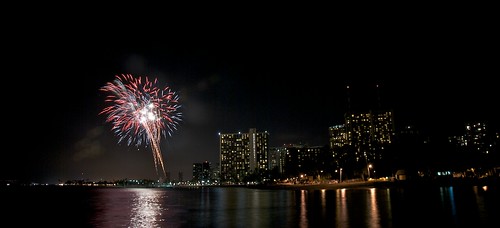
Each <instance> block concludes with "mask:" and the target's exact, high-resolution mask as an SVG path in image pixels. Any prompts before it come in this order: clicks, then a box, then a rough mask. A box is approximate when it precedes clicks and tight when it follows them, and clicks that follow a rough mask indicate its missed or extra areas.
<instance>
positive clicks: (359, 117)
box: [329, 85, 395, 169]
mask: <svg viewBox="0 0 500 228" xmlns="http://www.w3.org/2000/svg"><path fill="white" fill-rule="evenodd" d="M347 89H348V90H347V92H348V100H347V101H348V108H347V112H346V114H345V115H344V123H343V124H340V125H335V126H332V127H329V146H330V150H331V151H332V156H333V158H334V160H335V161H336V163H337V165H338V166H344V165H348V164H349V165H350V166H358V167H363V166H365V167H367V165H368V164H370V163H372V162H376V161H380V160H381V159H383V155H384V153H383V152H384V150H386V149H387V147H388V146H389V145H391V144H392V143H393V141H394V137H395V126H394V113H393V111H392V110H388V109H383V108H382V104H381V102H380V96H379V86H378V85H377V86H376V89H377V105H376V106H375V105H368V106H367V107H368V108H367V109H365V110H367V111H359V110H357V111H353V110H352V105H351V97H350V87H347ZM368 100H369V99H368ZM361 109H363V108H361ZM365 169H366V168H365Z"/></svg>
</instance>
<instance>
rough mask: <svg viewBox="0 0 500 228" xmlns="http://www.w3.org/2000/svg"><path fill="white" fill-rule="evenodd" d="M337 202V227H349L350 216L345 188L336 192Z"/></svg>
mask: <svg viewBox="0 0 500 228" xmlns="http://www.w3.org/2000/svg"><path fill="white" fill-rule="evenodd" d="M336 196H337V197H336V199H337V200H336V201H337V202H336V203H337V210H336V215H337V217H336V223H337V227H346V228H347V227H349V217H348V216H347V202H346V201H347V200H346V195H345V188H343V189H337V192H336Z"/></svg>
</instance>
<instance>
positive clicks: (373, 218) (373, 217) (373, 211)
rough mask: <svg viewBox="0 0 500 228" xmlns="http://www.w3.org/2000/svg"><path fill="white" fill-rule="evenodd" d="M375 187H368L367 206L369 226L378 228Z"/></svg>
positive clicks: (378, 217) (378, 216)
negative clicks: (368, 201) (368, 203)
mask: <svg viewBox="0 0 500 228" xmlns="http://www.w3.org/2000/svg"><path fill="white" fill-rule="evenodd" d="M375 190H376V189H375V188H370V207H369V211H368V214H369V217H370V218H369V219H370V220H369V227H374V228H379V227H380V215H379V212H378V207H377V195H376V194H375Z"/></svg>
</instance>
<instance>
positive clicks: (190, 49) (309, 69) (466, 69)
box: [0, 27, 500, 182]
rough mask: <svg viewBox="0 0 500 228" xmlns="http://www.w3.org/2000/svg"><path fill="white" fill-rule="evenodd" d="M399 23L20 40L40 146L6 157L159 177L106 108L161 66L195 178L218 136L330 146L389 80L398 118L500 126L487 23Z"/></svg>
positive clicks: (178, 153) (399, 121)
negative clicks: (369, 28)
mask: <svg viewBox="0 0 500 228" xmlns="http://www.w3.org/2000/svg"><path fill="white" fill-rule="evenodd" d="M304 29H307V28H304ZM413 29H416V28H413ZM461 29H463V28H461ZM469 29H471V28H469ZM391 30H392V27H388V28H387V29H386V30H383V31H380V32H379V33H378V34H379V35H380V36H377V37H378V38H373V39H363V38H361V37H360V36H354V35H353V36H349V35H346V36H343V37H334V36H331V35H328V34H327V33H324V32H322V31H317V30H311V31H309V32H308V33H307V34H306V33H304V34H302V35H300V36H293V35H294V33H293V31H295V30H294V27H288V29H285V31H282V32H272V30H271V31H268V33H261V32H259V31H256V30H255V31H253V30H252V33H251V34H253V35H254V36H251V37H250V36H246V34H248V33H247V32H246V31H245V30H241V31H235V33H234V34H233V35H232V36H217V37H212V38H211V39H209V38H205V37H206V36H205V35H207V34H211V33H204V32H202V31H199V32H194V34H190V35H189V36H187V37H180V36H179V37H176V36H173V37H169V38H167V37H165V36H160V37H157V39H152V40H150V41H148V42H147V43H140V42H137V41H134V39H132V38H130V37H129V38H128V39H127V37H120V38H123V39H122V40H120V41H121V42H116V40H115V38H116V37H113V38H111V37H110V38H102V37H99V38H93V39H91V41H94V42H95V44H90V43H89V44H88V45H83V44H82V45H80V44H79V43H78V42H76V41H75V42H76V43H75V44H71V45H63V44H61V43H60V42H59V41H58V40H48V41H46V40H39V41H33V42H31V43H27V44H23V45H19V46H17V48H13V49H9V50H8V51H7V52H6V55H8V56H9V60H8V64H7V65H8V66H9V69H11V70H12V71H13V72H20V73H21V75H22V80H25V82H24V81H21V82H18V81H14V80H21V79H19V78H15V77H9V78H8V79H7V81H6V84H8V85H11V86H14V85H18V87H16V88H17V89H18V90H19V91H20V93H19V94H27V95H29V97H30V100H29V101H30V102H25V101H26V100H22V99H8V101H7V102H8V103H7V105H8V106H6V107H8V108H9V109H13V110H16V111H18V114H19V116H16V117H17V118H19V119H22V120H24V121H20V122H19V123H18V124H17V125H16V127H14V128H13V131H12V135H17V136H22V138H23V140H22V141H21V139H20V137H18V138H13V137H12V138H11V137H9V138H7V139H8V140H10V139H12V140H16V141H15V142H18V143H19V144H20V145H23V144H27V145H26V146H24V147H19V148H17V149H15V151H12V152H9V153H6V154H5V156H6V157H5V159H2V161H3V163H2V169H1V173H2V176H1V177H0V179H19V180H29V181H35V182H54V181H57V180H59V179H60V180H67V179H79V178H85V179H87V178H88V179H94V180H99V179H106V180H111V179H122V178H154V177H155V176H156V173H155V170H154V168H152V163H153V161H152V158H151V154H150V153H151V152H150V150H149V148H142V147H139V148H136V147H131V146H127V145H122V144H117V143H116V142H117V138H116V136H115V135H114V134H113V133H112V132H111V131H110V130H109V129H110V126H109V125H107V124H106V123H105V118H104V117H102V116H99V115H98V113H99V111H100V110H102V108H103V107H104V106H105V103H104V101H103V100H104V96H103V95H102V94H101V93H100V92H99V88H101V87H102V86H103V85H104V84H105V83H106V82H108V81H110V80H113V79H114V77H115V75H119V74H128V73H131V74H134V75H138V76H149V77H152V78H155V77H157V78H158V79H159V82H160V84H166V85H169V86H171V87H172V88H173V89H174V90H176V91H178V94H179V97H180V103H181V104H182V113H183V114H184V118H183V121H182V122H181V123H180V124H179V129H178V131H176V132H175V133H173V135H172V137H170V138H168V139H166V140H164V142H166V143H165V144H163V145H162V150H161V151H162V153H163V156H164V160H165V169H166V170H167V172H170V173H178V172H179V171H181V172H183V173H184V178H185V179H190V176H191V166H192V164H193V163H195V162H199V161H204V160H208V161H211V162H214V161H217V160H218V154H219V148H218V133H231V132H238V131H242V132H246V131H248V129H250V128H256V129H258V130H259V131H268V132H269V134H270V136H269V139H270V142H269V143H270V146H271V147H274V146H279V145H283V144H287V143H307V144H309V145H327V144H328V128H329V127H331V126H334V125H338V124H342V122H343V118H344V114H345V113H346V112H347V109H348V104H347V99H348V97H351V98H352V104H353V107H352V108H359V109H367V107H368V106H370V105H376V104H377V103H376V102H377V101H376V99H375V98H376V97H377V93H376V90H375V88H376V87H375V86H376V85H379V86H380V88H379V89H380V98H381V104H382V105H383V106H384V107H386V108H390V109H392V110H393V111H394V118H395V123H396V128H398V127H401V126H403V125H406V124H411V125H414V126H415V127H417V128H418V129H421V130H422V131H423V132H424V133H426V134H429V135H430V136H431V137H433V138H437V139H442V140H446V139H447V137H449V136H454V135H459V134H460V133H461V131H462V130H463V126H464V124H465V123H467V122H471V121H479V122H487V124H488V125H489V126H490V128H491V129H492V130H498V116H500V114H499V111H498V109H497V108H496V106H497V105H496V104H497V103H498V100H499V98H500V97H499V95H498V93H497V84H496V83H495V80H496V79H495V78H494V77H492V75H496V72H497V71H498V70H497V69H496V68H495V66H496V64H495V63H494V62H493V60H492V59H490V58H489V57H488V55H487V54H488V53H489V52H490V51H491V46H490V44H492V43H493V40H490V39H488V37H490V36H489V35H488V32H487V31H485V32H484V33H481V32H479V33H476V35H475V36H473V37H463V36H458V34H460V31H462V30H458V29H456V30H453V29H451V32H450V31H448V32H447V33H444V32H439V31H432V34H435V35H436V38H435V39H420V38H422V37H413V36H410V35H408V36H403V37H400V38H399V39H396V40H395V39H390V38H391V37H392V35H394V33H391V32H390V31H391ZM411 31H419V32H420V33H421V34H431V33H429V31H427V30H424V29H422V30H411ZM411 31H410V30H404V29H403V31H400V32H402V33H404V34H412V33H411ZM259 34H260V35H259ZM262 34H268V35H269V36H267V35H266V36H263V35H262ZM398 34H401V33H398ZM200 37H203V38H200ZM334 38H335V39H334ZM68 39H70V41H72V39H71V38H68ZM73 41H74V40H73ZM26 53H29V55H27V54H26ZM347 86H350V88H351V89H352V91H351V92H350V93H349V94H348V93H347V91H346V87H347ZM19 94H10V96H14V95H17V96H19ZM374 101H375V103H374ZM365 104H368V105H366V106H365ZM361 111H364V110H361Z"/></svg>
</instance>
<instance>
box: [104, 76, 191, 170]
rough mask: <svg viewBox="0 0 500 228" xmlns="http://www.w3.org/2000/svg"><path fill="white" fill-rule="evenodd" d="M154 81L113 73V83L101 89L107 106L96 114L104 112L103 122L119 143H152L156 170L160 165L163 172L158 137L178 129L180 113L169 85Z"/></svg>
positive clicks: (176, 100) (176, 96)
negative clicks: (106, 123)
mask: <svg viewBox="0 0 500 228" xmlns="http://www.w3.org/2000/svg"><path fill="white" fill-rule="evenodd" d="M156 84H157V79H154V80H152V81H151V80H150V79H149V78H148V77H134V76H132V75H131V74H122V75H116V78H115V80H114V81H113V82H108V83H106V85H105V86H103V87H102V88H101V89H100V90H101V91H104V92H107V93H109V95H107V96H106V99H105V102H106V103H109V104H110V105H109V106H107V107H105V108H104V109H103V110H102V111H101V112H100V113H99V115H101V114H105V115H107V118H106V122H110V123H112V124H113V127H112V131H113V132H114V133H115V134H116V135H117V136H118V137H119V140H118V143H121V142H124V141H126V142H127V145H129V146H130V145H135V146H140V145H146V146H151V149H152V152H153V158H154V164H155V169H156V172H157V174H158V172H159V169H160V168H161V170H162V171H163V175H165V174H166V172H165V165H164V162H163V157H162V153H161V150H160V140H161V138H162V137H167V135H168V136H171V135H172V132H173V131H175V130H177V126H178V124H179V122H180V121H181V117H182V113H181V112H179V108H180V107H181V106H180V104H179V96H178V95H177V94H176V93H175V92H173V91H172V90H171V89H170V87H168V86H166V87H164V88H159V87H157V86H156Z"/></svg>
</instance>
